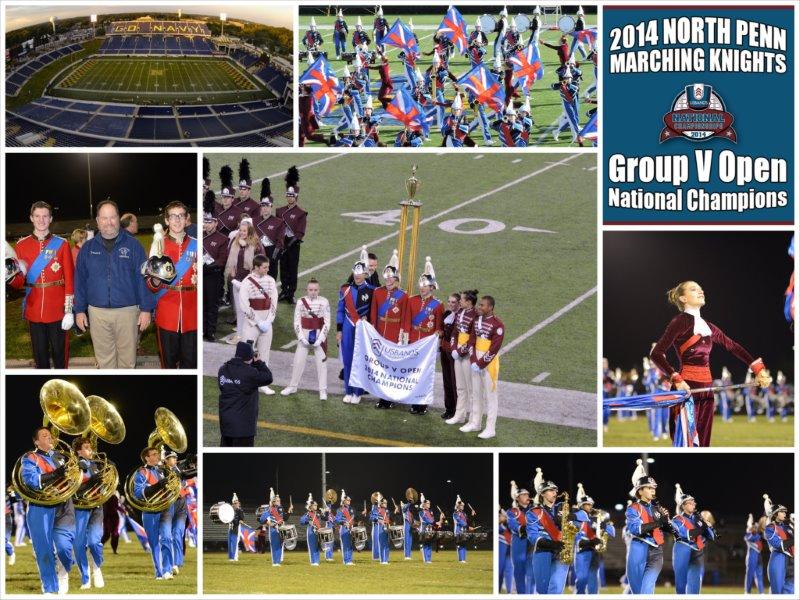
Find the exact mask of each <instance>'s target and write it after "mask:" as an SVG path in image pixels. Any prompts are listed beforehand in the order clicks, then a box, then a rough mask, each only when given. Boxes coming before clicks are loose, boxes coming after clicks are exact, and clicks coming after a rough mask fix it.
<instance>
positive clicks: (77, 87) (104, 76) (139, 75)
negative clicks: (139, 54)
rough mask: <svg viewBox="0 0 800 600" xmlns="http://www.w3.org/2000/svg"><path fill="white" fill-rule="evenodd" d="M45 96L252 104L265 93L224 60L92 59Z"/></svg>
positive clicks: (242, 72)
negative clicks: (240, 102)
mask: <svg viewBox="0 0 800 600" xmlns="http://www.w3.org/2000/svg"><path fill="white" fill-rule="evenodd" d="M51 92H52V94H53V95H55V96H62V97H67V98H75V99H78V100H102V101H113V102H133V103H136V104H145V103H166V104H169V103H173V102H175V101H176V100H183V101H186V102H189V103H194V102H223V101H240V100H241V101H245V100H255V99H259V98H263V97H264V95H265V93H266V90H265V89H264V86H262V85H260V84H257V83H256V81H255V79H253V78H252V77H251V76H250V75H249V74H247V73H246V72H245V71H244V70H243V69H242V68H241V67H240V66H238V65H236V64H235V63H234V62H233V61H229V60H219V59H210V58H209V59H202V58H152V57H148V58H105V57H93V58H90V59H89V60H87V61H84V62H83V63H81V64H80V65H78V66H77V67H76V68H75V69H73V70H71V71H70V72H68V73H66V74H65V75H64V76H63V77H62V78H61V79H60V80H59V81H58V82H57V83H56V84H55V85H54V86H53V88H52V90H51Z"/></svg>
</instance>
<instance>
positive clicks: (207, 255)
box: [203, 192, 228, 341]
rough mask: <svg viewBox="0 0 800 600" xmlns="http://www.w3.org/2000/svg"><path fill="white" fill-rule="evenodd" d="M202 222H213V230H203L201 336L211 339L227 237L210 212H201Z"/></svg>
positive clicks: (212, 338)
mask: <svg viewBox="0 0 800 600" xmlns="http://www.w3.org/2000/svg"><path fill="white" fill-rule="evenodd" d="M211 194H213V192H211ZM203 223H204V224H208V225H211V224H212V223H213V224H214V229H213V230H211V231H210V232H205V231H204V232H203V338H204V339H206V340H208V341H213V340H214V334H215V333H216V332H217V319H218V317H219V302H220V297H221V293H222V289H223V287H224V285H225V275H224V271H225V263H226V262H227V261H228V237H227V236H226V235H224V234H223V233H220V232H219V231H218V230H217V220H216V219H215V218H214V217H213V216H211V212H205V213H204V214H203Z"/></svg>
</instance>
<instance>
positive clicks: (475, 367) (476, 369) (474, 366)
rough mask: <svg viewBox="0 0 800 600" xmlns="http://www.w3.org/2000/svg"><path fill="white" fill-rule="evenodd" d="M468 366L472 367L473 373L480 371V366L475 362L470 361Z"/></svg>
mask: <svg viewBox="0 0 800 600" xmlns="http://www.w3.org/2000/svg"><path fill="white" fill-rule="evenodd" d="M469 368H470V369H472V370H473V371H474V372H475V373H480V372H481V368H480V367H479V366H478V365H477V364H476V363H470V365H469Z"/></svg>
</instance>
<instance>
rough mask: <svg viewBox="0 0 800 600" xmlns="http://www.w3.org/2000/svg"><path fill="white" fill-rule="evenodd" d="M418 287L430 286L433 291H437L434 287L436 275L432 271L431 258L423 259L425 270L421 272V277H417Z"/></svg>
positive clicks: (435, 286)
mask: <svg viewBox="0 0 800 600" xmlns="http://www.w3.org/2000/svg"><path fill="white" fill-rule="evenodd" d="M419 285H420V287H422V286H426V285H427V286H430V287H431V288H433V289H434V290H435V289H437V287H438V286H437V285H436V273H435V272H434V270H433V263H432V262H431V257H430V256H426V257H425V270H424V271H423V272H422V275H420V277H419Z"/></svg>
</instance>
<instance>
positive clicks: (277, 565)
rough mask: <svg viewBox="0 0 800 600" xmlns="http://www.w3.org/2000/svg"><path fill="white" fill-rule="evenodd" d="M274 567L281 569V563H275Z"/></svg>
mask: <svg viewBox="0 0 800 600" xmlns="http://www.w3.org/2000/svg"><path fill="white" fill-rule="evenodd" d="M272 566H273V567H280V566H281V563H277V564H276V563H273V564H272Z"/></svg>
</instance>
